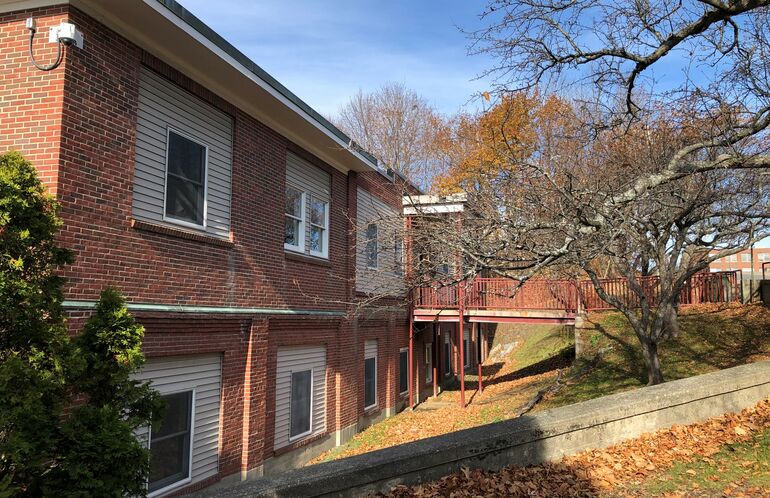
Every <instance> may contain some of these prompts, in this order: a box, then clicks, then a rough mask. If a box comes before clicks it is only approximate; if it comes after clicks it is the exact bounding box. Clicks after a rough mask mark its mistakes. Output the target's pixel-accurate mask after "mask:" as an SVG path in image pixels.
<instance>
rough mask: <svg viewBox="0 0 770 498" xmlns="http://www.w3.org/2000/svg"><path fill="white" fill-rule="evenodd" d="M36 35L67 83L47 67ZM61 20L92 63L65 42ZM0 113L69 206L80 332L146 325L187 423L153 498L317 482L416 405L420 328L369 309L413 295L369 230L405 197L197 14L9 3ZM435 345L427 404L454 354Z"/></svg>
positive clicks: (159, 451) (159, 381)
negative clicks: (102, 315)
mask: <svg viewBox="0 0 770 498" xmlns="http://www.w3.org/2000/svg"><path fill="white" fill-rule="evenodd" d="M29 18H32V19H34V24H35V27H36V34H35V37H34V42H33V44H32V47H33V50H32V52H33V56H34V59H35V61H36V62H37V63H38V65H40V66H42V65H46V64H49V63H51V62H53V61H55V59H56V57H57V49H62V50H63V58H62V61H61V63H60V65H58V66H57V67H56V68H54V69H51V70H47V71H44V70H41V69H39V68H38V67H36V66H35V65H33V61H32V60H31V58H30V55H29V53H28V43H29V40H30V31H29V30H28V29H27V24H26V23H27V20H28V19H29ZM63 22H65V23H69V24H73V25H74V26H75V27H76V29H77V30H78V31H79V32H80V33H81V34H82V37H83V44H82V47H78V46H75V45H72V46H69V47H66V48H64V47H63V46H62V45H61V44H60V43H58V42H57V41H56V36H55V35H54V37H53V39H52V40H53V41H51V40H50V39H49V32H50V30H51V29H52V28H55V27H56V26H59V25H60V24H61V23H63ZM0 117H1V119H0V153H2V152H5V151H7V150H19V151H21V152H22V153H23V154H24V155H25V156H26V157H27V158H28V159H29V160H30V161H32V162H33V164H35V166H36V167H37V169H38V170H39V172H40V174H41V177H42V179H43V181H44V182H45V184H46V185H47V187H48V189H49V190H50V191H51V192H52V193H53V194H55V195H56V197H57V199H58V201H59V203H60V205H61V216H62V218H63V220H64V227H63V229H62V231H61V236H60V238H61V242H62V244H63V245H65V246H66V247H69V248H70V249H72V250H73V251H74V252H75V263H74V264H73V265H72V266H70V267H69V268H67V269H66V270H65V275H66V277H67V287H66V294H65V297H66V301H65V307H66V309H67V311H68V316H69V323H70V326H71V329H72V331H73V333H74V332H76V331H77V330H79V329H80V327H81V326H82V323H83V321H84V319H85V318H86V317H87V316H88V315H89V314H90V313H91V310H92V309H93V307H94V305H95V302H96V300H97V299H98V296H99V292H100V291H101V290H102V289H103V288H104V287H106V286H108V285H114V286H116V287H118V288H119V289H120V290H121V291H122V292H123V293H124V294H125V296H126V298H127V300H128V302H129V309H130V310H131V311H132V312H133V313H134V315H135V316H136V317H137V319H138V320H139V321H140V322H141V323H142V324H143V325H144V326H145V328H146V337H145V343H144V351H145V354H146V356H147V358H148V361H147V364H146V366H145V368H144V370H143V371H142V372H141V373H140V374H139V377H140V378H143V379H149V380H152V381H153V384H154V385H155V387H156V389H158V390H159V391H160V392H161V394H163V395H164V396H165V397H166V399H167V401H168V403H169V406H170V407H172V408H171V409H169V413H171V414H173V415H167V418H168V417H174V418H173V420H168V421H167V422H168V424H167V425H164V427H162V428H160V430H156V431H153V432H152V433H150V432H149V431H148V433H147V434H142V435H140V437H143V438H145V439H146V440H147V442H148V444H149V446H150V449H151V452H152V457H153V463H152V470H151V476H150V482H149V483H148V485H149V489H150V493H151V495H153V496H160V495H167V494H177V493H183V492H186V491H191V490H194V489H198V488H200V487H203V486H206V485H209V484H212V483H214V482H217V481H220V480H223V479H224V480H240V479H246V478H251V477H257V476H260V475H262V474H265V473H271V472H275V471H277V470H281V469H285V468H288V467H292V466H297V465H301V464H303V463H304V462H306V461H307V460H308V459H310V458H312V457H313V456H315V455H317V454H319V453H320V452H322V451H324V450H326V449H329V448H331V447H333V446H335V445H339V444H341V443H343V442H344V441H345V440H347V439H348V438H349V437H351V436H352V435H353V434H355V433H356V432H357V431H358V430H360V429H361V428H363V427H365V426H366V425H368V424H370V423H372V422H373V421H376V420H379V419H381V418H384V417H386V416H389V415H391V414H393V413H395V412H396V411H397V410H399V409H401V408H403V406H404V404H405V397H406V392H407V391H408V389H407V388H406V386H407V383H406V380H405V376H406V373H405V371H406V369H407V368H408V357H407V356H406V353H405V348H406V347H407V345H408V340H409V326H408V322H409V318H408V313H407V310H406V309H404V310H403V312H392V311H391V312H388V313H383V312H379V311H377V310H376V309H375V310H372V311H371V312H367V313H363V312H358V311H356V310H358V308H357V307H354V306H353V305H352V304H351V303H354V302H356V300H357V299H360V297H361V296H362V295H365V294H366V293H367V292H371V289H369V288H368V285H369V283H368V282H369V279H370V278H372V276H373V275H374V274H375V273H376V274H377V275H380V276H382V274H383V273H388V275H386V277H387V278H390V279H392V280H393V281H394V282H398V281H399V279H400V278H401V276H400V269H399V267H400V265H401V264H402V262H403V254H402V252H403V243H402V242H400V241H398V240H396V239H393V238H392V235H391V238H387V234H384V233H383V234H378V233H377V228H376V227H374V228H373V223H375V222H373V221H372V219H367V216H370V215H371V209H370V208H371V207H372V206H374V205H377V206H378V207H380V208H382V206H385V207H386V208H387V209H391V210H394V211H398V210H400V209H401V193H402V190H403V188H405V186H404V185H403V182H402V181H401V179H399V178H398V177H395V176H389V175H388V174H387V173H385V172H383V171H382V170H381V169H380V168H378V165H377V163H376V160H374V159H373V158H372V157H370V156H369V155H367V154H366V153H364V152H361V151H358V150H356V149H354V148H351V147H349V139H348V138H347V137H346V136H345V135H344V134H343V133H342V132H340V131H339V130H338V129H336V128H335V127H334V126H333V125H331V124H330V123H329V122H328V121H326V120H325V119H324V118H323V117H321V116H320V115H319V114H318V113H317V112H315V111H314V110H313V109H311V108H310V107H309V106H307V104H305V103H304V102H302V101H301V100H300V99H299V98H297V97H296V96H295V95H294V94H292V93H291V92H289V91H288V90H287V89H286V88H285V87H283V85H281V84H280V83H279V82H278V81H276V80H275V79H273V78H272V77H271V76H270V75H268V74H267V73H265V72H264V71H263V70H262V69H261V68H259V67H258V66H257V65H256V64H254V63H253V62H252V61H250V60H249V59H248V58H246V57H245V56H244V55H243V54H241V53H240V52H238V51H237V50H236V49H235V48H234V47H232V46H231V45H230V44H228V43H227V42H226V41H224V40H223V39H222V38H221V37H219V36H218V35H217V34H216V33H214V32H213V31H212V30H211V29H210V28H208V27H207V26H205V25H204V24H203V23H201V22H200V21H199V20H197V19H196V18H195V17H194V16H192V15H191V14H190V13H189V12H188V11H186V10H184V9H183V8H182V7H181V6H180V5H178V4H177V3H175V2H174V1H173V0H161V1H155V0H145V1H142V0H77V1H76V0H71V1H68V0H53V1H49V0H34V1H33V0H29V1H18V0H0ZM359 213H361V214H360V215H359ZM362 230H364V231H366V234H362V233H361V232H362ZM370 232H371V233H374V240H376V241H377V243H378V244H375V251H374V253H375V256H373V257H370V254H371V251H369V249H370V248H371V247H370V245H371V242H370V241H371V240H372V237H371V233H370ZM362 237H365V239H364V240H363V242H364V243H363V244H362ZM367 243H369V245H367ZM353 247H356V248H358V249H357V250H352V249H351V248H353ZM387 262H390V263H391V264H390V266H388V265H387V264H386V263H387ZM388 267H389V268H391V270H383V268H388ZM398 294H399V293H398V292H394V296H393V297H392V301H393V303H402V302H403V296H399V295H398ZM354 311H356V312H354ZM453 327H454V326H453V325H442V328H444V329H445V330H446V332H444V334H443V335H441V336H440V337H442V338H443V337H448V336H450V335H451V332H452V330H453ZM423 335H425V336H427V335H428V334H423ZM421 340H422V339H420V338H418V340H417V342H416V343H415V354H414V358H413V363H414V364H415V367H416V375H415V380H414V387H415V391H416V392H417V393H418V397H424V396H427V395H429V394H432V382H431V378H430V377H431V376H430V375H429V373H428V372H429V371H430V370H431V368H432V366H433V365H434V363H433V362H434V359H436V361H435V366H436V367H437V368H438V372H439V374H440V375H442V376H443V374H444V372H449V371H450V369H449V368H448V367H447V365H446V361H441V362H440V363H439V361H438V358H447V356H445V351H446V350H449V351H451V352H452V353H453V354H455V355H456V351H457V349H456V345H455V342H456V340H455V339H454V338H452V339H450V340H449V341H448V342H446V343H444V342H443V341H442V344H439V345H438V347H437V348H436V349H434V348H433V347H432V346H426V345H425V344H423V343H422V342H421ZM426 340H429V339H426ZM466 349H471V348H466ZM426 352H427V354H428V355H429V356H428V357H426ZM430 355H432V358H430ZM450 356H451V355H450ZM451 357H454V356H451ZM451 357H450V360H451ZM470 358H471V359H470V360H469V362H470V363H472V364H475V357H474V356H473V355H472V354H471V355H470ZM456 371H457V370H456V365H455V366H454V367H453V368H452V369H451V372H456ZM169 427H173V428H174V430H173V431H172V430H170V429H169Z"/></svg>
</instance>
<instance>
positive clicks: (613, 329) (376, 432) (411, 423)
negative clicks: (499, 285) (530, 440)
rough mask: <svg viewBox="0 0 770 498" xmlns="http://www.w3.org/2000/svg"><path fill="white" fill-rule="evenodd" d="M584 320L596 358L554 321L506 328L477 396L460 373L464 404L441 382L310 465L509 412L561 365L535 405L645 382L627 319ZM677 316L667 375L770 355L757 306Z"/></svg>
mask: <svg viewBox="0 0 770 498" xmlns="http://www.w3.org/2000/svg"><path fill="white" fill-rule="evenodd" d="M589 319H590V322H591V325H592V327H593V328H592V330H590V331H588V332H586V342H587V344H588V349H589V354H597V353H599V357H598V360H597V361H595V362H585V361H582V360H581V361H577V362H573V358H572V355H571V353H570V351H571V348H572V344H573V343H572V340H573V337H572V336H571V334H570V333H569V332H568V331H565V329H562V328H560V327H544V326H539V327H534V326H522V327H520V328H519V329H515V330H509V329H506V330H505V333H506V334H508V337H506V340H508V341H514V342H516V343H517V344H518V346H517V347H516V348H515V349H514V350H513V351H512V352H511V353H510V354H509V355H508V356H507V357H506V358H505V361H499V362H496V363H490V364H487V365H484V370H483V377H484V386H485V387H484V391H483V393H482V394H479V393H478V392H477V391H476V377H475V376H474V375H466V387H467V390H466V400H468V401H469V404H468V407H467V408H466V409H465V410H463V409H460V408H459V406H458V405H457V402H458V400H459V392H458V390H457V386H456V385H455V386H448V388H447V390H446V391H444V392H443V393H441V394H440V395H439V396H438V399H437V400H433V401H430V402H427V403H425V404H424V405H423V406H420V407H418V409H417V410H415V411H413V412H402V413H400V414H398V415H396V416H394V417H391V418H389V419H387V420H385V421H383V422H380V423H378V424H375V425H373V426H371V427H369V428H368V429H366V430H365V431H363V432H361V433H359V434H357V435H356V436H355V437H354V438H353V439H351V440H350V441H349V442H348V443H346V444H345V445H343V446H340V447H339V448H335V449H333V450H331V451H329V452H327V453H325V454H323V455H321V456H319V457H318V458H316V459H315V460H313V461H312V462H311V463H318V462H321V461H326V460H331V459H337V458H343V457H348V456H353V455H358V454H361V453H365V452H369V451H373V450H377V449H381V448H385V447H389V446H395V445H398V444H402V443H407V442H410V441H415V440H418V439H423V438H427V437H432V436H438V435H441V434H446V433H448V432H451V431H455V430H459V429H464V428H468V427H474V426H478V425H483V424H487V423H491V422H497V421H501V420H505V419H509V418H512V417H514V416H516V415H517V413H518V411H519V410H520V409H521V408H522V407H523V406H524V405H525V404H526V403H527V402H528V401H530V400H531V399H532V398H533V397H534V396H535V395H536V394H537V393H538V391H539V390H541V389H544V388H546V387H548V386H551V385H553V383H554V381H555V380H556V378H557V375H558V372H559V371H560V370H561V371H562V374H563V378H564V379H566V380H567V384H566V385H565V386H564V387H563V388H562V389H560V390H559V391H558V392H556V393H555V394H551V395H548V396H546V398H545V399H544V400H543V401H542V402H541V403H540V404H538V405H537V406H536V407H535V411H538V410H543V409H547V408H552V407H556V406H562V405H566V404H571V403H576V402H579V401H584V400H587V399H591V398H595V397H598V396H604V395H607V394H611V393H613V392H619V391H624V390H629V389H636V388H639V387H642V386H644V385H645V383H646V381H647V378H646V372H645V370H644V364H643V362H642V358H641V355H640V353H639V347H638V342H637V339H636V337H635V336H634V334H633V332H632V330H631V328H630V327H629V325H628V322H627V320H626V319H625V318H624V317H623V316H622V315H620V314H619V313H612V312H607V313H598V314H593V315H591V316H590V317H589ZM680 322H681V334H680V337H679V338H678V339H676V340H671V341H668V342H666V343H664V344H662V345H661V347H660V354H661V361H662V364H663V373H664V377H665V378H666V380H674V379H679V378H684V377H689V376H692V375H697V374H701V373H706V372H709V371H713V370H719V369H723V368H728V367H732V366H737V365H741V364H744V363H749V362H752V361H757V360H761V359H767V358H770V310H768V309H767V308H765V307H763V306H757V305H753V306H731V307H719V306H703V307H688V308H684V309H683V311H682V316H681V319H680ZM430 407H435V409H426V408H430Z"/></svg>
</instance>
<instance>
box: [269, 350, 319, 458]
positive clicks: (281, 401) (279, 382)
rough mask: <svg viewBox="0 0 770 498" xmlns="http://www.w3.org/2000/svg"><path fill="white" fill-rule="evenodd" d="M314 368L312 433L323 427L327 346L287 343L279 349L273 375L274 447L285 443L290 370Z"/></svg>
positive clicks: (289, 410)
mask: <svg viewBox="0 0 770 498" xmlns="http://www.w3.org/2000/svg"><path fill="white" fill-rule="evenodd" d="M309 369H312V370H313V401H312V422H311V431H312V432H311V434H309V435H308V436H306V437H310V436H313V435H315V434H320V433H323V432H324V431H325V430H326V346H290V347H281V348H279V349H278V359H277V366H276V376H275V440H274V447H275V449H278V448H283V447H284V446H287V445H288V444H289V443H290V442H293V441H289V432H290V421H291V419H290V417H291V413H290V412H291V373H292V372H293V371H294V372H298V371H302V370H309Z"/></svg>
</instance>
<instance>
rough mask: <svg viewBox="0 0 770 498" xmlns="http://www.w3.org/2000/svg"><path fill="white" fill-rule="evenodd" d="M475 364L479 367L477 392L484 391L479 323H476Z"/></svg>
mask: <svg viewBox="0 0 770 498" xmlns="http://www.w3.org/2000/svg"><path fill="white" fill-rule="evenodd" d="M475 327H476V353H477V354H476V364H477V365H478V367H479V394H481V393H482V392H484V386H483V385H482V383H481V324H476V325H475Z"/></svg>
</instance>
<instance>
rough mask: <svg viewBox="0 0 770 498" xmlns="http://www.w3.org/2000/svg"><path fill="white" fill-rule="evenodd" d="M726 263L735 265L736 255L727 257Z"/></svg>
mask: <svg viewBox="0 0 770 498" xmlns="http://www.w3.org/2000/svg"><path fill="white" fill-rule="evenodd" d="M727 261H730V262H732V263H735V262H736V261H738V256H737V255H736V254H731V255H730V256H727Z"/></svg>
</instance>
